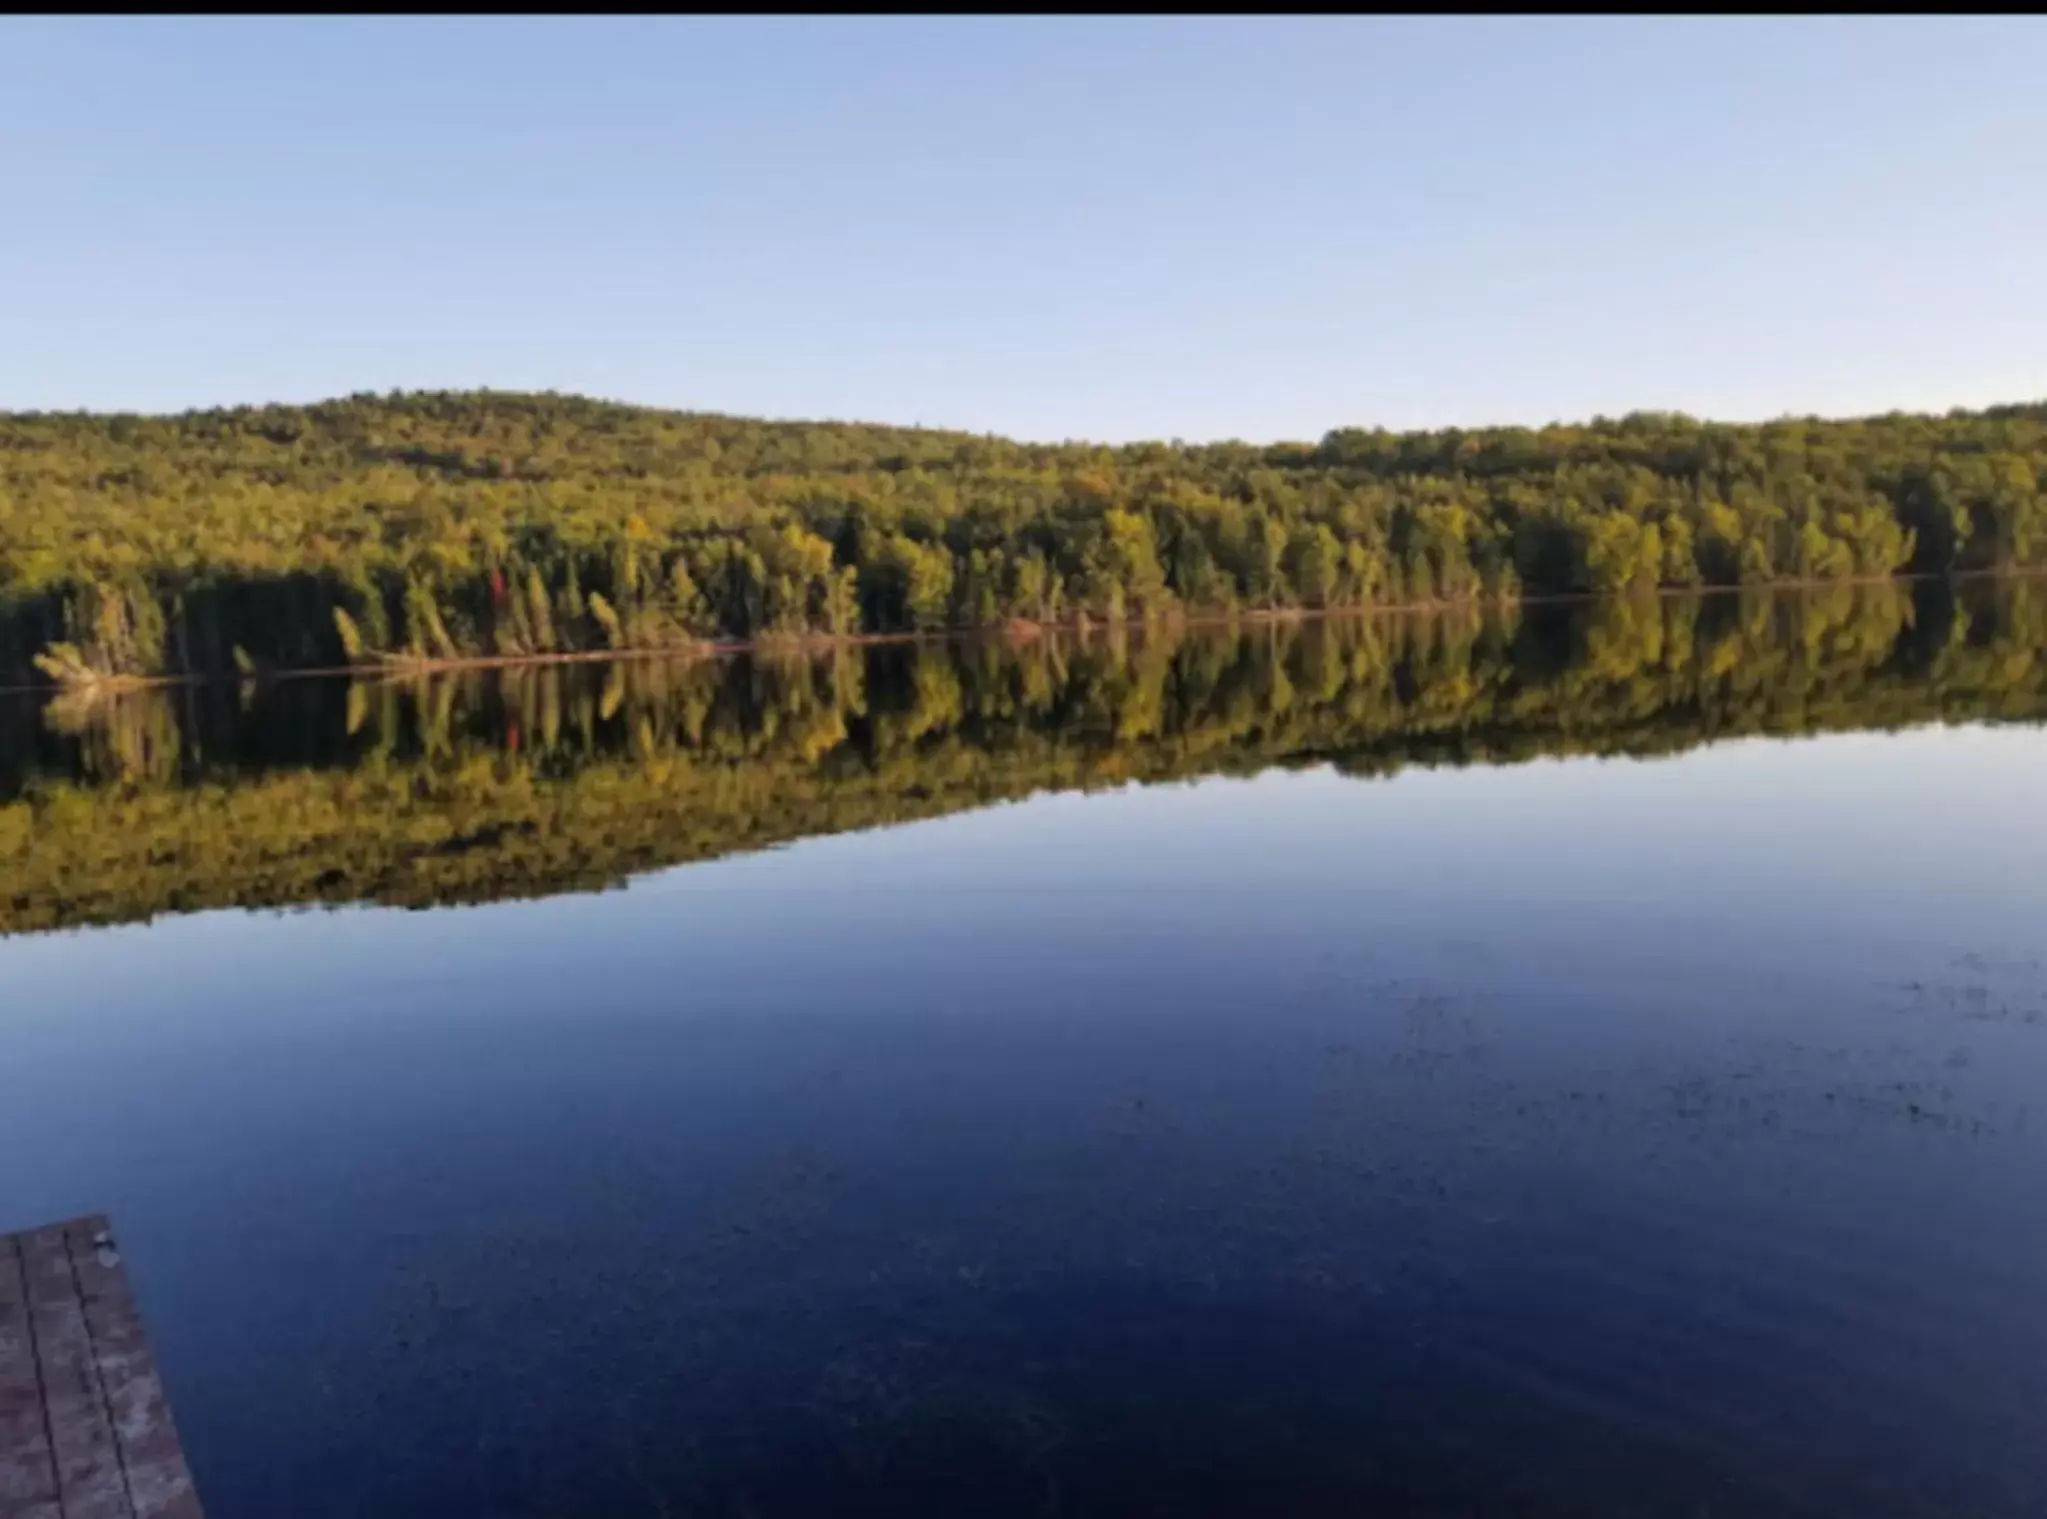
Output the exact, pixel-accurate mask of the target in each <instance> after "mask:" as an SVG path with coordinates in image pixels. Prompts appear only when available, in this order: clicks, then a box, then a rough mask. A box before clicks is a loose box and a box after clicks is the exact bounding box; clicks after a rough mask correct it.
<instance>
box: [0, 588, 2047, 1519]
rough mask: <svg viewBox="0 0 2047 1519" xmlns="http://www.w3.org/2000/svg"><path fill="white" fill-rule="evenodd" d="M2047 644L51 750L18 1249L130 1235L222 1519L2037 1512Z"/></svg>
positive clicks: (1074, 651)
mask: <svg viewBox="0 0 2047 1519" xmlns="http://www.w3.org/2000/svg"><path fill="white" fill-rule="evenodd" d="M2043 649H2047V637H2042V636H2040V619H2039V617H2038V615H2037V609H2036V608H2033V607H2032V606H2031V605H2030V603H2029V602H2026V601H2025V599H2024V597H2023V596H2022V595H2021V594H2020V593H2018V592H2016V591H2014V590H2013V589H2012V588H2008V587H2007V588H2005V589H2004V590H2003V591H2002V592H2000V593H1998V595H1996V596H1994V597H1993V596H1987V593H1986V599H1985V600H1983V601H1982V602H1981V603H1980V604H1977V605H1974V606H1971V605H1966V604H1965V605H1962V606H1960V607H1957V606H1953V605H1949V604H1946V603H1945V602H1938V601H1937V602H1933V603H1928V602H1927V601H1926V600H1925V598H1924V597H1923V595H1922V596H1921V597H1920V598H1918V599H1915V598H1914V597H1913V596H1911V595H1909V594H1906V593H1899V592H1893V591H1891V590H1890V589H1889V588H1884V590H1883V591H1882V592H1881V593H1879V592H1875V591H1870V592H1858V593H1854V594H1852V595H1844V596H1841V597H1837V598H1834V599H1832V600H1829V601H1825V602H1812V601H1792V602H1786V601H1784V600H1782V599H1780V600H1778V601H1775V602H1772V603H1770V604H1768V605H1761V606H1758V605H1750V606H1747V607H1743V606H1742V605H1739V604H1736V603H1735V602H1732V601H1729V602H1728V603H1727V604H1726V605H1725V606H1723V607H1720V608H1713V607H1710V606H1708V607H1705V608H1702V607H1701V606H1700V605H1699V604H1697V603H1681V604H1678V603H1673V604H1665V605H1662V606H1655V605H1652V606H1651V608H1650V609H1649V610H1647V611H1643V610H1641V609H1639V608H1638V609H1633V610H1626V609H1623V610H1618V611H1616V610H1614V609H1604V610H1599V611H1596V612H1573V613H1571V614H1569V616H1568V617H1565V618H1564V619H1563V620H1562V621H1560V622H1549V623H1539V622H1531V620H1530V619H1528V618H1523V619H1521V620H1520V621H1519V622H1514V623H1509V624H1504V625H1503V624H1499V623H1496V622H1488V621H1487V620H1486V619H1482V618H1472V619H1452V620H1450V621H1449V622H1447V623H1444V622H1436V623H1431V624H1399V625H1395V624H1379V625H1363V624H1357V625H1344V626H1342V627H1338V626H1336V625H1327V626H1320V625H1310V626H1307V627H1299V628H1288V629H1273V628H1246V629H1242V630H1239V631H1237V632H1234V633H1229V632H1215V633H1202V634H1195V635H1188V636H1185V637H1180V636H1169V635H1164V634H1159V635H1153V636H1149V637H1147V636H1137V637H1134V638H1129V639H1119V640H1095V641H1092V642H1087V643H1065V644H1057V645H1054V646H1050V647H1045V646H1033V647H1030V648H1027V649H1021V650H1015V651H1006V650H1001V649H987V648H944V647H939V648H928V649H925V650H921V651H918V650H907V649H895V650H889V649H874V650H867V651H863V652H861V653H859V654H858V655H857V656H852V655H840V656H834V657H828V658H824V659H821V660H816V661H809V660H805V661H797V662H795V663H794V664H788V663H783V664H776V663H773V662H744V661H742V662H736V663H726V664H722V665H719V666H716V667H702V668H698V667H692V668H691V669H688V670H673V671H665V672H663V671H657V670H654V669H652V668H644V667H643V668H636V669H633V670H625V669H620V670H617V671H610V672H607V671H581V672H562V671H555V672H534V673H531V674H529V675H527V676H523V677H513V676H506V677H492V678H491V679H489V680H481V679H479V680H476V681H472V682H467V683H461V682H453V683H443V684H441V685H439V686H435V687H431V688H415V687H404V686H394V687H389V688H377V689H367V688H357V689H356V690H355V691H350V690H349V689H348V688H346V687H331V686H325V685H302V686H300V687H298V688H296V689H293V690H287V689H286V688H284V687H279V688H277V689H275V690H271V691H251V692H248V693H237V692H234V691H233V690H232V689H229V690H227V691H226V692H220V691H209V692H206V693H201V694H194V695H191V696H189V697H182V696H181V697H177V698H175V699H174V698H168V697H167V698H163V699H161V700H159V701H158V702H157V703H156V704H154V705H151V704H146V703H145V704H141V705H132V704H131V705H126V706H122V707H120V708H118V709H107V708H102V709H99V710H94V711H82V710H72V711H64V710H58V711H56V712H54V713H52V712H50V711H48V710H43V711H38V712H33V713H27V714H20V713H17V714H16V715H14V716H13V717H11V718H9V719H8V723H9V726H8V727H7V728H6V730H5V736H6V742H7V748H6V758H5V759H4V761H0V777H4V784H5V787H6V790H5V792H4V795H5V797H6V801H5V803H4V805H0V859H5V860H7V861H9V863H10V864H11V865H12V866H13V867H14V868H13V869H12V870H11V873H10V883H9V885H8V887H6V888H4V889H0V912H4V914H5V915H6V916H5V926H7V927H8V928H9V929H11V930H12V934H11V936H10V937H7V938H5V939H4V940H0V988H4V995H5V1010H4V1013H0V1020H4V1021H0V1041H4V1042H0V1225H6V1226H20V1225H25V1224H28V1223H32V1222H38V1221H41V1220H42V1219H45V1218H50V1217H57V1216H63V1215H69V1214H75V1213H80V1212H86V1211H93V1210H99V1209H105V1210H107V1211H109V1212H111V1213H112V1214H113V1216H114V1218H115V1220H116V1222H117V1224H118V1225H119V1226H120V1228H121V1231H122V1233H123V1235H124V1243H125V1246H126V1250H127V1254H128V1257H129V1260H130V1267H131V1271H132V1272H133V1273H134V1275H135V1278H136V1282H137V1287H138V1291H139V1293H140V1295H141V1297H142V1300H143V1307H144V1310H145V1313H146V1315H147V1317H148V1320H149V1323H150V1326H151V1331H152V1335H153V1337H154V1339H155V1341H156V1344H157V1348H158V1351H159V1354H160V1357H161V1359H162V1361H163V1363H164V1367H165V1372H166V1377H167V1380H168V1381H169V1383H170V1386H171V1389H172V1394H173V1397H174V1399H175V1403H176V1409H177V1415H178V1419H179V1422H180V1425H181V1427H182V1430H183V1433H184V1435H185V1439H186V1444H187V1446H188V1450H189V1453H190V1456H191V1459H192V1462H193V1465H194V1468H195V1472H196V1474H197V1477H198V1480H199V1483H200V1487H201V1491H202V1493H203V1495H204V1497H205V1498H206V1501H207V1505H208V1511H209V1513H210V1514H212V1515H214V1516H215V1519H238V1516H259V1515H270V1514H279V1513H294V1514H311V1515H369V1514H375V1515H380V1516H396V1519H410V1516H428V1515H433V1516H439V1515H446V1514H456V1513H460V1514H488V1515H519V1516H527V1515H533V1516H539V1515H578V1516H581V1515H598V1514H605V1515H610V1514H648V1515H658V1514H732V1515H741V1514H755V1515H767V1514H814V1513H825V1512H875V1513H906V1512H910V1513H933V1514H937V1513H946V1514H952V1513H959V1512H973V1513H988V1514H1018V1515H1072V1514H1111V1513H1114V1514H1145V1513H1156V1514H1174V1515H1181V1514H1250V1513H1256V1514H1260V1515H1266V1514H1301V1515H1307V1514H1317V1515H1320V1514H1330V1515H1335V1514H1354V1513H1360V1512H1371V1513H1394V1514H1398V1513H1416V1514H1420V1513H1430V1514H1479V1513H1484V1514H1488V1515H1492V1514H1526V1515H1607V1514H1613V1515H1620V1514H1636V1513H1643V1512H1655V1513H1673V1514H1686V1515H1691V1514H1743V1515H1754V1514H1765V1515H1776V1514H1783V1515H1793V1514H1814V1515H1820V1514H1839V1513H1855V1514H1859V1515H1899V1516H1904V1515H1922V1514H1923V1515H1929V1516H1931V1515H1953V1514H1959V1513H1968V1514H1973V1515H2014V1516H2016V1515H2030V1514H2037V1513H2039V1512H2041V1511H2042V1507H2043V1505H2047V1448H2043V1447H2042V1444H2041V1442H2040V1441H2039V1439H2038V1423H2039V1420H2038V1410H2039V1409H2040V1408H2041V1407H2042V1406H2047V1301H2043V1296H2042V1289H2041V1285H2040V1284H2041V1267H2042V1264H2043V1262H2047V1188H2043V1187H2042V1186H2041V1185H2040V1180H2039V1179H2040V1177H2041V1176H2042V1175H2043V1174H2047V1128H2043V1122H2047V1118H2043V1115H2042V1114H2041V1113H2040V1112H2039V1111H2038V1109H2039V1094H2040V1093H2042V1092H2043V1091H2047V971H2043V961H2047V945H2043V943H2042V933H2041V924H2042V922H2043V915H2042V909H2043V908H2047V882H2043V880H2042V876H2041V872H2040V869H2039V862H2040V861H2041V860H2043V859H2047V808H2043V807H2042V805H2041V804H2040V802H2039V800H2038V796H2039V784H2038V781H2039V777H2040V775H2041V774H2042V765H2043V760H2047V737H2043V734H2042V730H2041V729H2040V728H2039V727H2038V726H2036V723H2037V720H2038V719H2039V718H2040V716H2042V715H2043V713H2047V699H2043V692H2047V660H2043V659H2042V657H2041V654H2042V650H2043ZM550 713H552V716H550V715H549V714H550ZM1507 761H1513V762H1512V763H1508V762H1507ZM770 844H774V845H780V846H782V847H774V848H764V847H763V846H765V845H770ZM10 849H11V850H13V851H14V852H13V853H12V854H11V855H9V854H8V853H7V851H8V850H10ZM620 882H623V883H624V884H623V885H622V886H620V885H618V884H617V883H620ZM607 884H611V885H612V886H613V888H614V889H610V890H603V891H592V890H590V889H589V888H591V887H596V886H604V885H607ZM10 892H11V893H12V895H11V896H10V895H8V893H10ZM306 904H324V905H323V906H320V907H317V908H316V910H311V911H306V910H287V911H276V910H274V909H277V908H288V909H296V908H302V907H304V906H305V905H306ZM436 904H438V905H436ZM408 908H412V909H419V910H406V909H408ZM250 909H254V910H250Z"/></svg>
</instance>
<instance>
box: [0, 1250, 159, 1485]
mask: <svg viewBox="0 0 2047 1519" xmlns="http://www.w3.org/2000/svg"><path fill="white" fill-rule="evenodd" d="M93 1222H94V1224H95V1225H97V1220H95V1221H93ZM66 1233H67V1229H66V1226H65V1225H62V1224H55V1225H52V1226H50V1227H49V1228H46V1229H36V1230H33V1231H32V1232H30V1233H28V1234H24V1235H21V1236H20V1246H21V1260H22V1274H23V1276H24V1278H25V1279H26V1281H27V1283H28V1301H29V1322H30V1324H31V1326H32V1327H33V1331H34V1334H35V1342H36V1357H37V1361H38V1364H39V1366H40V1368H41V1371H42V1378H43V1409H44V1413H45V1415H46V1417H47V1420H48V1424H49V1430H50V1445H51V1448H52V1450H53V1451H54V1452H55V1453H56V1457H57V1493H58V1497H59V1499H60V1501H61V1503H62V1506H63V1512H64V1519H131V1516H132V1514H133V1512H134V1509H133V1506H132V1505H131V1504H130V1503H129V1502H128V1483H127V1480H126V1478H125V1477H124V1476H123V1475H122V1472H121V1453H120V1449H119V1447H118V1446H117V1445H116V1444H115V1442H114V1430H113V1424H112V1422H111V1421H110V1420H109V1419H108V1417H107V1400H106V1395H105V1393H104V1392H103V1391H102V1390H101V1387H100V1379H99V1367H98V1365H97V1363H96V1361H95V1359H94V1356H93V1347H92V1334H91V1331H90V1330H88V1329H87V1327H86V1323H85V1307H84V1305H83V1304H82V1303H81V1302H80V1301H79V1293H78V1282H77V1279H76V1278H75V1277H74V1276H73V1274H72V1271H71V1251H70V1248H69V1246H68V1245H67V1243H66V1239H65V1236H66Z"/></svg>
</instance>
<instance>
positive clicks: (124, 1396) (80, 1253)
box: [65, 1219, 201, 1519]
mask: <svg viewBox="0 0 2047 1519" xmlns="http://www.w3.org/2000/svg"><path fill="white" fill-rule="evenodd" d="M65 1237H66V1240H67V1242H68V1244H69V1247H70V1253H71V1270H72V1274H73V1276H74V1278H75V1279H76V1280H77V1282H78V1286H79V1295H80V1299H81V1304H82V1307H83V1309H84V1312H85V1323H86V1328H87V1330H88V1332H89V1333H90V1334H91V1337H92V1344H93V1353H94V1356H95V1358H96V1360H97V1364H98V1368H99V1378H100V1386H101V1388H102V1389H103V1391H104V1394H105V1398H106V1405H107V1410H108V1413H109V1415H110V1417H111V1420H112V1423H113V1431H114V1438H115V1441H116V1443H117V1445H118V1446H119V1449H120V1455H121V1464H122V1467H123V1470H124V1472H125V1475H126V1478H127V1484H128V1495H129V1502H130V1505H131V1507H132V1509H133V1512H134V1515H135V1519H201V1515H200V1512H199V1499H198V1496H197V1495H196V1494H195V1493H194V1492H193V1489H192V1478H191V1474H190V1472H189V1471H188V1470H187V1468H186V1466H185V1456H184V1450H183V1448H182V1447H181V1446H180V1445H179V1443H178V1431H177V1426H176V1424H175V1423H174V1422H173V1421H172V1419H171V1410H170V1405H169V1403H168V1402H167V1401H166V1399H165V1397H164V1391H163V1383H162V1381H161V1380H160V1379H159V1377H158V1375H157V1369H156V1357H155V1356H154V1355H152V1354H151V1353H150V1349H149V1342H148V1341H147V1339H145V1338H144V1336H143V1333H142V1318H141V1315H140V1314H139V1313H138V1312H137V1311H136V1307H135V1298H134V1294H133V1292H132V1291H131V1290H130V1288H129V1285H128V1274H127V1272H126V1271H125V1270H123V1269H122V1266H121V1258H120V1250H119V1246H118V1245H117V1243H116V1242H115V1239H114V1237H113V1234H112V1233H111V1232H110V1231H109V1230H108V1228H107V1227H106V1225H105V1222H104V1221H103V1220H97V1219H95V1220H87V1221H84V1222H82V1223H79V1224H74V1225H72V1226H70V1227H68V1228H67V1229H66V1230H65Z"/></svg>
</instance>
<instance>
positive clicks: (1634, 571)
mask: <svg viewBox="0 0 2047 1519" xmlns="http://www.w3.org/2000/svg"><path fill="white" fill-rule="evenodd" d="M2043 478H2047V405H2031V406H2010V407H2000V408H1995V409H1992V410H1989V411H1983V412H1956V413H1951V414H1949V415H1947V416H1944V417H1934V416H1908V415H1892V416H1884V417H1873V418H1864V419H1859V420H1851V421H1835V422H1829V421H1818V420H1791V421H1781V422H1773V423H1768V424H1761V425H1739V426H1736V425H1720V424H1712V423H1701V422H1696V421H1693V420H1691V419H1689V418H1685V417H1676V416H1666V415H1636V416H1630V417H1626V418H1622V419H1621V420H1619V421H1595V422H1592V423H1589V424H1585V425H1570V426H1566V425H1558V426H1552V427H1545V428H1538V429H1524V428H1487V429H1479V430H1474V431H1460V430H1456V429H1451V430H1446V431H1439V432H1418V433H1388V432H1383V431H1363V430H1358V429H1344V430H1339V431H1337V432H1333V433H1331V434H1329V435H1328V436H1327V437H1325V438H1323V439H1322V440H1321V441H1320V442H1319V443H1315V444H1306V443H1302V444H1274V445H1264V446H1261V445H1250V444H1243V443H1219V444H1208V445H1198V446H1195V445H1174V444H1163V443H1148V444H1136V445H1127V446H1120V447H1102V446H1095V445H1089V444H1077V443H1069V444H1028V443H1017V442H1008V441H1004V440H1002V439H998V438H989V437H976V436H972V435H968V434H963V433H953V432H940V431H930V430H917V429H904V428H890V427H879V426H866V425H853V424H839V423H796V422H760V421H748V420H744V419H740V418H732V417H723V416H713V415H704V414H697V413H684V412H668V411H657V410H650V409H646V408H639V407H629V406H620V405H612V404H608V403H601V402H596V401H590V400H584V399H579V398H575V397H566V396H556V395H518V394H501V393H495V392H479V393H464V394H445V393H442V394H426V393H422V394H410V395H392V396H389V397H377V396H368V395H365V396H357V397H353V398H351V399H348V400H340V401H332V402H327V403H323V404H320V405H316V406H307V407H287V406H269V407H245V408H238V409H232V410H217V411H205V412H191V413H186V414H183V415H179V416H170V417H142V416H125V415H98V414H58V413H30V414H11V415H0V671H4V672H5V673H6V674H7V675H8V676H10V677H12V678H17V679H18V678H25V677H26V676H27V674H28V672H29V670H30V668H31V663H32V662H39V663H40V665H41V667H42V668H43V669H44V671H45V672H46V673H47V674H50V675H52V676H56V677H59V678H70V679H76V680H86V679H91V678H95V677H103V676H107V675H115V674H152V673H161V672H169V671H179V670H188V671H213V670H229V669H233V668H236V667H237V666H242V667H244V668H246V667H249V666H258V667H260V666H270V667H305V666H320V665H333V664H339V663H343V662H357V663H360V662H368V661H375V660H377V659H379V658H421V659H430V658H444V659H445V658H458V657H463V656H475V655H497V656H520V655H529V654H540V653H553V652H569V651H579V650H592V649H605V648H621V647H628V646H631V647H665V646H677V645H685V644H691V643H695V642H698V641H701V640H705V639H717V638H754V637H760V636H763V635H772V634H826V635H840V634H848V633H858V632H868V633H888V632H901V631H909V630H922V629H934V628H940V627H957V626H972V625H990V624H998V623H1002V622H1006V621H1010V620H1013V619H1019V618H1021V619H1028V620H1031V621H1037V622H1059V621H1070V620H1074V619H1076V618H1082V617H1084V618H1092V619H1096V620H1104V619H1106V620H1112V621H1121V620H1124V619H1127V618H1134V617H1151V616H1155V615H1161V614H1168V613H1171V612H1174V611H1191V612H1196V613H1212V612H1221V611H1226V610H1231V609H1239V610H1243V609H1283V608H1304V609H1324V608H1331V609H1334V608H1348V607H1358V606H1366V605H1386V604H1391V603H1423V602H1445V601H1461V600H1469V599H1475V598H1479V597H1484V596H1499V597H1508V598H1511V597H1513V596H1516V595H1518V594H1522V593H1571V592H1598V593H1623V592H1628V591H1632V590H1642V589H1648V588H1653V587H1657V586H1663V587H1677V586H1697V585H1731V584H1753V583H1759V582H1764V581H1783V580H1836V579H1849V578H1867V577H1881V576H1885V575H1890V574H1893V573H1897V572H1900V571H1905V570H1912V571H1918V572H1932V573H1939V572H1945V571H1961V570H1985V569H2002V568H2015V567H2027V566H2036V565H2042V564H2047V492H2043Z"/></svg>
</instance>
